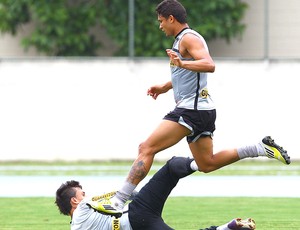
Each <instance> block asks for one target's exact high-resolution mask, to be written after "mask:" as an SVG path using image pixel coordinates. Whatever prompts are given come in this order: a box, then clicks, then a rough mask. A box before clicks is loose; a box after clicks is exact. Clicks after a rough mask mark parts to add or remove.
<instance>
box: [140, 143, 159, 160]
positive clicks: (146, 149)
mask: <svg viewBox="0 0 300 230" xmlns="http://www.w3.org/2000/svg"><path fill="white" fill-rule="evenodd" d="M141 155H142V156H152V157H153V156H154V155H155V152H154V150H153V148H151V147H150V146H148V145H147V143H146V142H142V143H140V144H139V156H141Z"/></svg>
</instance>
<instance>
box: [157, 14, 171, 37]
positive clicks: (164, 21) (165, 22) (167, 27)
mask: <svg viewBox="0 0 300 230" xmlns="http://www.w3.org/2000/svg"><path fill="white" fill-rule="evenodd" d="M157 20H158V22H159V29H160V30H162V31H163V32H164V33H165V34H166V36H171V35H173V34H172V28H171V26H172V23H171V21H172V16H170V17H169V18H165V17H163V16H161V15H158V16H157Z"/></svg>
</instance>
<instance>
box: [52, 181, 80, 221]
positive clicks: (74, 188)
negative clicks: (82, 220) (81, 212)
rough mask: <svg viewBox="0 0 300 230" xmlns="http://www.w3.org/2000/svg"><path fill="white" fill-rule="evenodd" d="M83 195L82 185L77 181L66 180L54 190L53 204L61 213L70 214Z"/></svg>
mask: <svg viewBox="0 0 300 230" xmlns="http://www.w3.org/2000/svg"><path fill="white" fill-rule="evenodd" d="M84 197H85V192H84V191H82V186H81V185H80V184H79V182H78V181H74V180H71V181H67V182H65V183H63V184H62V185H61V186H60V187H59V188H58V189H57V191H56V199H55V204H56V205H57V206H58V209H59V211H60V213H61V214H64V215H69V216H72V214H73V211H74V210H75V209H76V208H77V205H78V204H79V203H80V202H81V201H82V200H83V198H84Z"/></svg>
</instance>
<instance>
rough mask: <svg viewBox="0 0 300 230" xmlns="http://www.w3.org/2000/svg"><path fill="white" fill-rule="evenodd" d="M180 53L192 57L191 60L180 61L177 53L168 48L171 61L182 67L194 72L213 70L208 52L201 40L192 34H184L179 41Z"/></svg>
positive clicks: (213, 66) (213, 65)
mask: <svg viewBox="0 0 300 230" xmlns="http://www.w3.org/2000/svg"><path fill="white" fill-rule="evenodd" d="M179 51H180V53H181V56H183V57H185V58H193V59H194V60H193V61H182V60H180V58H179V57H178V55H177V53H176V52H174V51H172V50H170V49H168V50H167V54H168V55H169V57H170V59H171V61H172V62H173V63H174V64H175V65H177V66H179V67H181V68H184V69H188V70H191V71H195V72H214V71H215V64H214V61H213V60H212V58H211V56H210V54H209V52H208V51H207V50H206V49H205V46H204V44H203V42H202V40H201V39H200V38H199V37H197V36H195V35H193V34H186V35H185V36H184V37H183V38H182V40H181V42H180V50H179Z"/></svg>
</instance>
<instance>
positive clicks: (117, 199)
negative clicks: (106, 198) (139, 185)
mask: <svg viewBox="0 0 300 230" xmlns="http://www.w3.org/2000/svg"><path fill="white" fill-rule="evenodd" d="M135 188H136V185H134V184H131V183H130V182H128V181H125V182H124V184H123V187H122V188H121V189H120V190H119V191H117V193H116V195H115V196H114V197H112V198H111V199H110V201H111V202H112V204H113V205H114V207H115V208H117V209H119V210H122V209H123V208H124V206H125V203H126V201H127V200H128V199H129V197H130V196H131V194H132V193H133V191H134V189H135Z"/></svg>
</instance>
